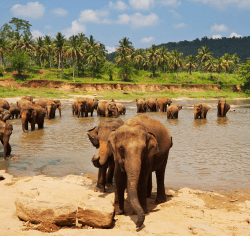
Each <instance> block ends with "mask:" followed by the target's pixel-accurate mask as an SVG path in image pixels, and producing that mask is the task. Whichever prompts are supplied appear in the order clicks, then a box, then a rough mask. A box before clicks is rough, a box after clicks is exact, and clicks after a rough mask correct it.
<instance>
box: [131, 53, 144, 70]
mask: <svg viewBox="0 0 250 236" xmlns="http://www.w3.org/2000/svg"><path fill="white" fill-rule="evenodd" d="M143 51H144V50H143V49H137V50H136V51H135V56H134V63H135V64H137V65H138V68H139V70H140V69H141V66H143V64H144V61H145V60H144V57H143V54H144V52H143Z"/></svg>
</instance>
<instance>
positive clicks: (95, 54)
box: [87, 47, 105, 78]
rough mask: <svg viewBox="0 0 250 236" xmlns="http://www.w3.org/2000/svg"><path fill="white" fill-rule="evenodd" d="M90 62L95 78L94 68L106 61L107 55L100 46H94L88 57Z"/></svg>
mask: <svg viewBox="0 0 250 236" xmlns="http://www.w3.org/2000/svg"><path fill="white" fill-rule="evenodd" d="M87 61H88V64H89V65H90V66H91V67H92V77H93V78H94V69H96V68H97V66H98V65H99V63H101V62H104V61H105V57H104V56H103V54H102V51H101V50H99V48H98V47H92V49H91V51H90V55H89V56H88V58H87Z"/></svg>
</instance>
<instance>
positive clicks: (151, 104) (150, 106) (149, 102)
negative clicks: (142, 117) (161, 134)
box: [146, 98, 157, 112]
mask: <svg viewBox="0 0 250 236" xmlns="http://www.w3.org/2000/svg"><path fill="white" fill-rule="evenodd" d="M156 102H157V98H150V99H148V100H147V101H146V105H147V110H149V111H151V112H152V111H153V112H156Z"/></svg>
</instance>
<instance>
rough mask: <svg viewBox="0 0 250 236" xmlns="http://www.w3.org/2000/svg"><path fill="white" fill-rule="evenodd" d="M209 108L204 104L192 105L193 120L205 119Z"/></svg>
mask: <svg viewBox="0 0 250 236" xmlns="http://www.w3.org/2000/svg"><path fill="white" fill-rule="evenodd" d="M208 110H209V108H208V106H207V104H205V103H201V102H200V103H198V104H195V105H194V119H199V118H200V119H206V118H207V112H208Z"/></svg>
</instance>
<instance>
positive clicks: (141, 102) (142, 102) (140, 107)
mask: <svg viewBox="0 0 250 236" xmlns="http://www.w3.org/2000/svg"><path fill="white" fill-rule="evenodd" d="M135 102H136V105H137V113H143V112H147V104H146V99H145V98H137V99H135Z"/></svg>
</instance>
